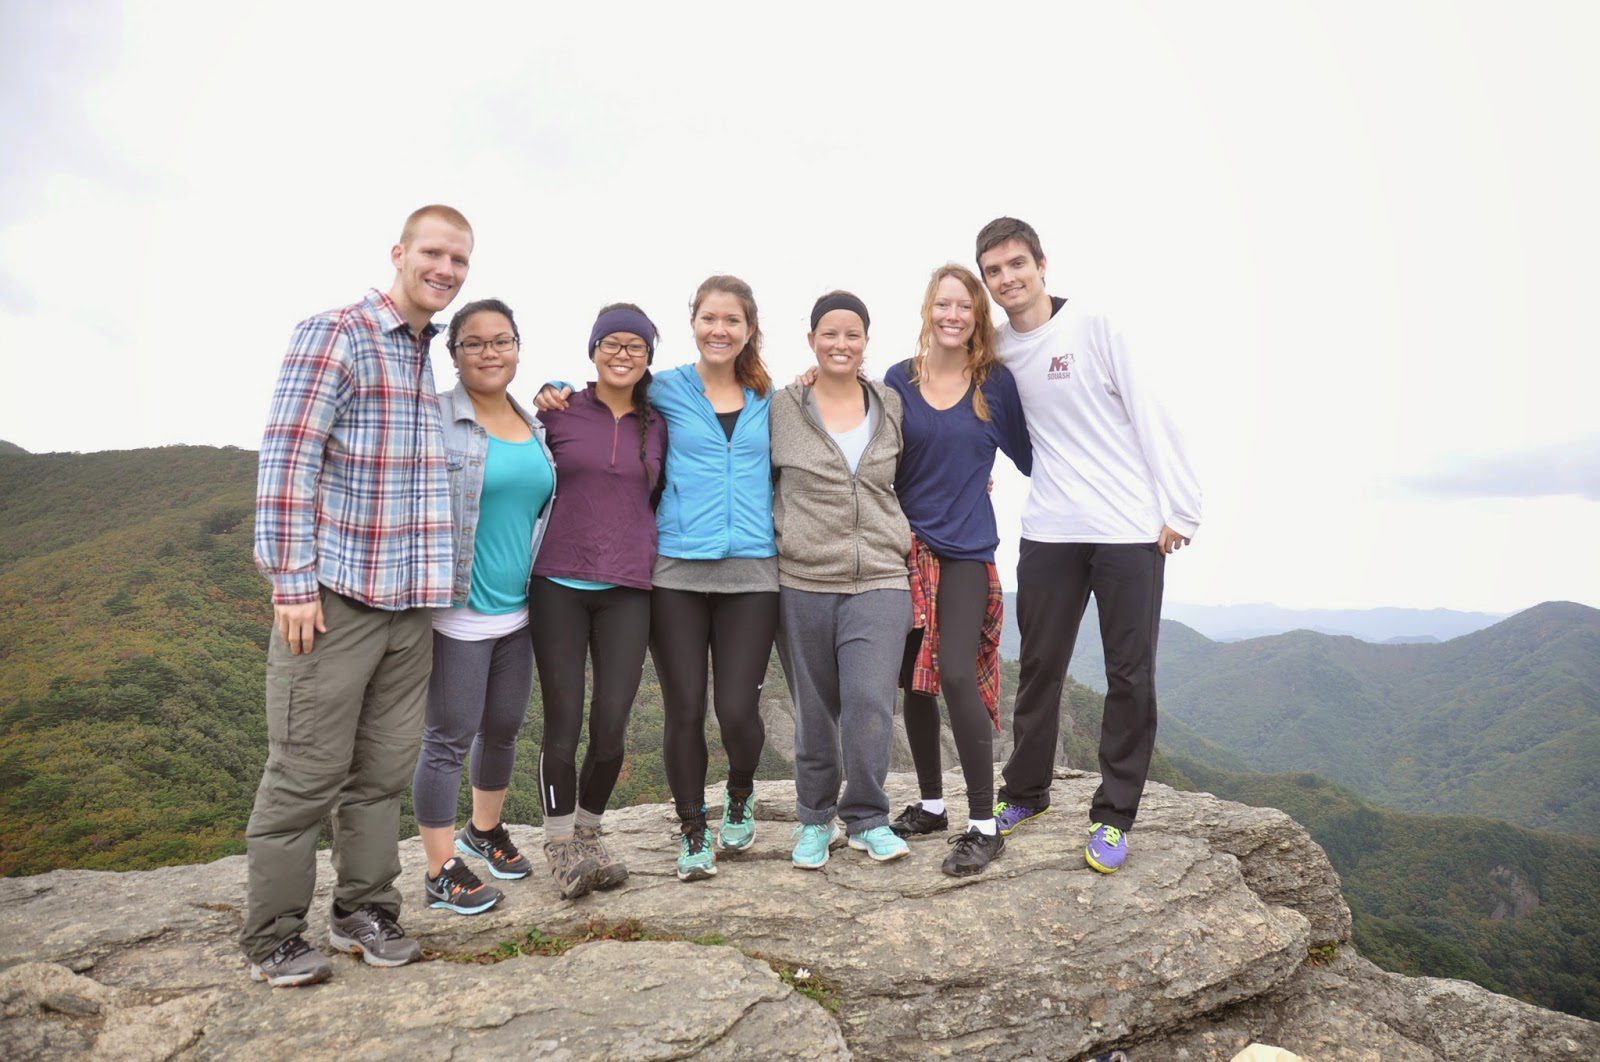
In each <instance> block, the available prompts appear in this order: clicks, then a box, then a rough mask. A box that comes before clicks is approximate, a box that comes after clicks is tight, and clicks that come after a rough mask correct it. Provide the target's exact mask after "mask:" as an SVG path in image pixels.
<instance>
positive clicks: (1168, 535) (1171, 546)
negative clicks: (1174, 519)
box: [1156, 524, 1189, 555]
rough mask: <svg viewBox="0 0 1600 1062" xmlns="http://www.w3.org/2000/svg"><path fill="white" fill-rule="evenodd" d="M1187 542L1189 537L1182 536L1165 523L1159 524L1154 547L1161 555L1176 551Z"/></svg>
mask: <svg viewBox="0 0 1600 1062" xmlns="http://www.w3.org/2000/svg"><path fill="white" fill-rule="evenodd" d="M1188 544H1189V539H1187V538H1184V537H1183V536H1182V535H1180V534H1178V533H1177V532H1176V531H1174V530H1173V529H1172V528H1170V527H1168V526H1167V525H1166V524H1162V525H1161V535H1160V537H1159V538H1157V539H1156V549H1158V550H1160V551H1161V553H1162V554H1163V555H1165V554H1168V553H1176V552H1178V550H1180V549H1182V548H1183V547H1185V546H1187V545H1188Z"/></svg>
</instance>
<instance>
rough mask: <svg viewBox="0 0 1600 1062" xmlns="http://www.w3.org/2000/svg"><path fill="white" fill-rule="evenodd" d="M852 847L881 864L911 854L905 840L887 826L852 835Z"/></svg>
mask: <svg viewBox="0 0 1600 1062" xmlns="http://www.w3.org/2000/svg"><path fill="white" fill-rule="evenodd" d="M850 847H851V848H854V849H856V850H858V851H861V852H865V853H867V855H869V856H871V857H872V858H873V859H875V860H876V861H878V862H879V863H887V862H889V861H890V860H891V859H903V858H904V857H906V856H908V855H910V854H911V849H909V848H907V847H906V842H905V840H904V838H902V837H901V836H900V835H899V834H897V833H895V832H894V831H893V830H891V829H889V827H887V826H874V827H873V828H872V829H870V830H863V831H861V832H860V833H857V834H852V835H851V837H850Z"/></svg>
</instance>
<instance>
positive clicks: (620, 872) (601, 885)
mask: <svg viewBox="0 0 1600 1062" xmlns="http://www.w3.org/2000/svg"><path fill="white" fill-rule="evenodd" d="M572 839H573V840H574V841H576V842H577V843H578V847H580V848H582V849H583V851H584V854H586V855H588V856H589V857H590V858H591V859H593V860H594V862H595V866H596V867H597V868H598V869H597V870H596V871H595V876H594V887H595V888H597V889H614V888H616V887H617V886H618V885H621V884H622V883H623V882H624V881H627V880H628V867H627V864H625V863H624V862H623V861H622V860H620V859H618V858H617V857H616V856H614V855H612V854H611V850H610V849H609V848H607V847H606V843H605V842H604V841H602V840H601V839H600V827H598V826H584V825H581V824H580V825H577V826H574V827H573V828H572Z"/></svg>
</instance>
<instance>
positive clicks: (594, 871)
mask: <svg viewBox="0 0 1600 1062" xmlns="http://www.w3.org/2000/svg"><path fill="white" fill-rule="evenodd" d="M544 861H545V863H546V864H547V865H548V866H549V867H550V878H551V880H553V881H554V882H555V883H556V891H557V892H559V893H560V894H561V898H562V899H563V900H576V899H577V898H578V897H579V896H587V895H588V894H589V893H590V892H591V891H592V890H593V889H594V886H595V882H596V881H598V880H599V875H600V864H599V863H598V862H596V861H595V858H594V856H592V855H590V854H589V851H588V849H586V848H584V847H583V845H581V844H579V843H578V839H577V837H576V836H574V837H563V838H561V840H559V841H546V842H545V843H544Z"/></svg>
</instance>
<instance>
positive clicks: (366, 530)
mask: <svg viewBox="0 0 1600 1062" xmlns="http://www.w3.org/2000/svg"><path fill="white" fill-rule="evenodd" d="M437 332H438V329H437V328H436V327H435V326H433V325H432V324H430V325H428V326H427V327H426V328H424V329H423V330H422V335H421V336H417V335H416V334H414V333H413V332H412V331H411V326H410V325H408V324H406V322H405V319H404V318H403V317H401V316H400V311H399V310H398V309H397V308H396V307H395V305H394V303H393V301H391V300H390V298H389V296H387V295H385V294H384V293H382V292H380V291H377V290H373V291H371V292H369V293H368V294H367V297H366V298H364V299H362V300H361V301H360V302H358V303H356V304H355V305H353V306H346V307H344V308H343V309H339V310H330V311H328V312H327V313H320V314H318V315H316V316H315V317H312V318H310V319H309V320H306V321H302V322H301V323H300V324H299V325H298V326H297V327H296V328H295V330H294V338H293V339H292V340H291V341H290V345H289V353H288V354H287V355H286V356H285V357H284V359H283V368H282V369H281V370H280V372H279V374H278V384H277V387H276V389H275V390H274V391H273V395H272V411H271V413H270V414H269V415H268V417H267V430H266V434H265V436H264V437H263V438H262V441H261V463H260V467H259V471H258V474H257V479H256V536H255V560H256V567H257V568H259V569H260V570H261V572H262V574H263V575H265V576H266V577H267V578H268V579H269V580H270V581H271V582H272V600H273V603H274V604H279V605H290V604H302V603H305V602H310V601H315V600H317V594H318V586H319V584H320V585H321V586H326V587H327V588H328V589H330V590H333V591H336V592H337V593H340V594H344V595H346V596H347V597H352V598H355V599H356V600H357V601H361V602H363V603H365V604H368V605H371V606H373V607H375V608H381V609H388V610H391V611H397V610H400V609H408V608H419V607H440V608H442V607H448V606H449V604H450V567H451V561H452V551H451V543H450V482H449V479H448V476H447V474H446V471H445V460H444V441H443V436H442V433H441V428H440V422H439V399H438V396H437V395H436V394H435V393H434V389H433V368H432V366H431V365H430V364H429V360H428V343H429V341H430V340H431V339H432V338H433V337H434V335H435V334H437Z"/></svg>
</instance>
